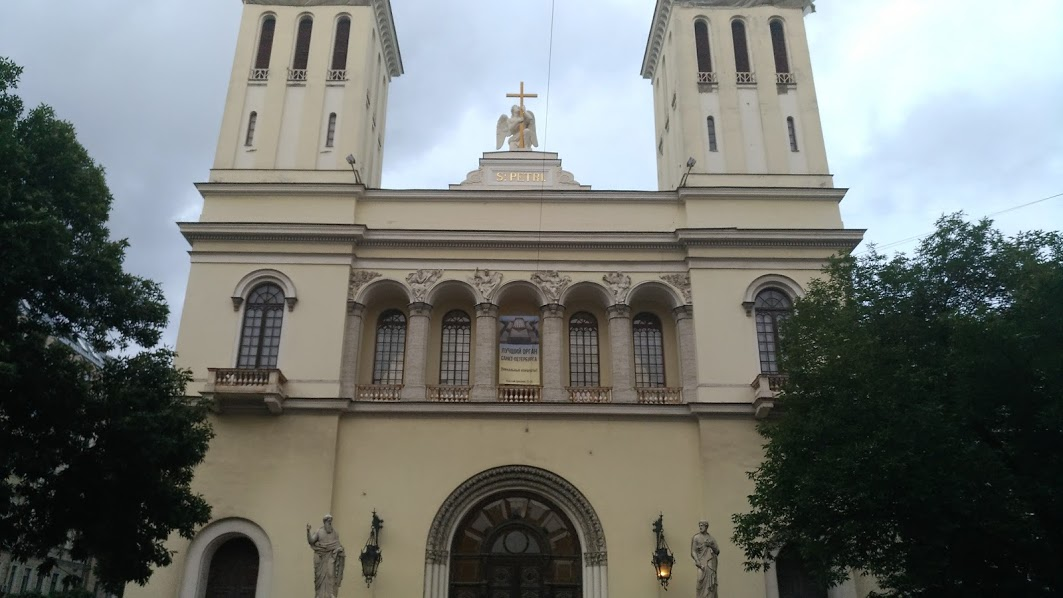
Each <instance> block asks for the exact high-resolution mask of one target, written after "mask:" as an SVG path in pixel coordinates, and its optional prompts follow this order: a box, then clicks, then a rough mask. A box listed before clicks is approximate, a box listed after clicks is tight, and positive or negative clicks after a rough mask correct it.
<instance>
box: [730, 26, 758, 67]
mask: <svg viewBox="0 0 1063 598" xmlns="http://www.w3.org/2000/svg"><path fill="white" fill-rule="evenodd" d="M731 37H732V38H733V40H734V47H735V70H736V71H738V72H739V73H751V72H753V70H752V69H751V68H749V46H748V45H747V44H746V24H745V23H743V22H742V21H740V20H738V19H735V20H733V21H731Z"/></svg>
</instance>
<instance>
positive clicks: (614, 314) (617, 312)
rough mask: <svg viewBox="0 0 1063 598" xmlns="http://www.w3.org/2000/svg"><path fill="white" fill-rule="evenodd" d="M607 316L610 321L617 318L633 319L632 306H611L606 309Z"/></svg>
mask: <svg viewBox="0 0 1063 598" xmlns="http://www.w3.org/2000/svg"><path fill="white" fill-rule="evenodd" d="M605 314H606V315H607V316H608V317H609V319H610V320H612V319H615V318H626V319H631V306H630V305H623V304H617V305H610V306H609V307H607V308H605Z"/></svg>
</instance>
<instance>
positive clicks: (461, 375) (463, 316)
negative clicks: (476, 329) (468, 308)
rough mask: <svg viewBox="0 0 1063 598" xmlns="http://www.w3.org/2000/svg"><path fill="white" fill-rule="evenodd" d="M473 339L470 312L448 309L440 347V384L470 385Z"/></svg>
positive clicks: (444, 317) (444, 318)
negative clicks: (470, 357) (470, 356)
mask: <svg viewBox="0 0 1063 598" xmlns="http://www.w3.org/2000/svg"><path fill="white" fill-rule="evenodd" d="M471 340H472V320H471V319H470V318H469V314H467V313H465V312H463V311H461V310H453V311H448V312H447V313H446V315H444V316H443V337H442V339H441V341H440V343H441V346H440V348H439V384H441V385H443V386H468V385H469V354H470V347H471V344H472V343H471Z"/></svg>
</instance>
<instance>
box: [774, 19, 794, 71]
mask: <svg viewBox="0 0 1063 598" xmlns="http://www.w3.org/2000/svg"><path fill="white" fill-rule="evenodd" d="M769 28H770V29H771V48H772V51H773V53H774V54H775V72H776V73H789V72H790V59H789V57H788V56H787V55H786V33H785V32H784V31H783V25H782V21H781V20H780V19H772V21H771V23H770V24H769Z"/></svg>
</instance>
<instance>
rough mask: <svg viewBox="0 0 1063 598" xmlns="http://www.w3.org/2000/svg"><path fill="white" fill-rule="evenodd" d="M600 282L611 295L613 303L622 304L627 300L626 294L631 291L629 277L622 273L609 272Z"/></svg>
mask: <svg viewBox="0 0 1063 598" xmlns="http://www.w3.org/2000/svg"><path fill="white" fill-rule="evenodd" d="M602 281H603V282H605V284H606V285H607V286H608V287H609V291H610V292H612V293H613V301H614V302H615V303H624V302H625V301H626V300H627V292H628V291H629V290H631V277H630V276H628V275H627V274H624V273H623V272H610V273H608V274H606V275H605V276H603V277H602Z"/></svg>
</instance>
